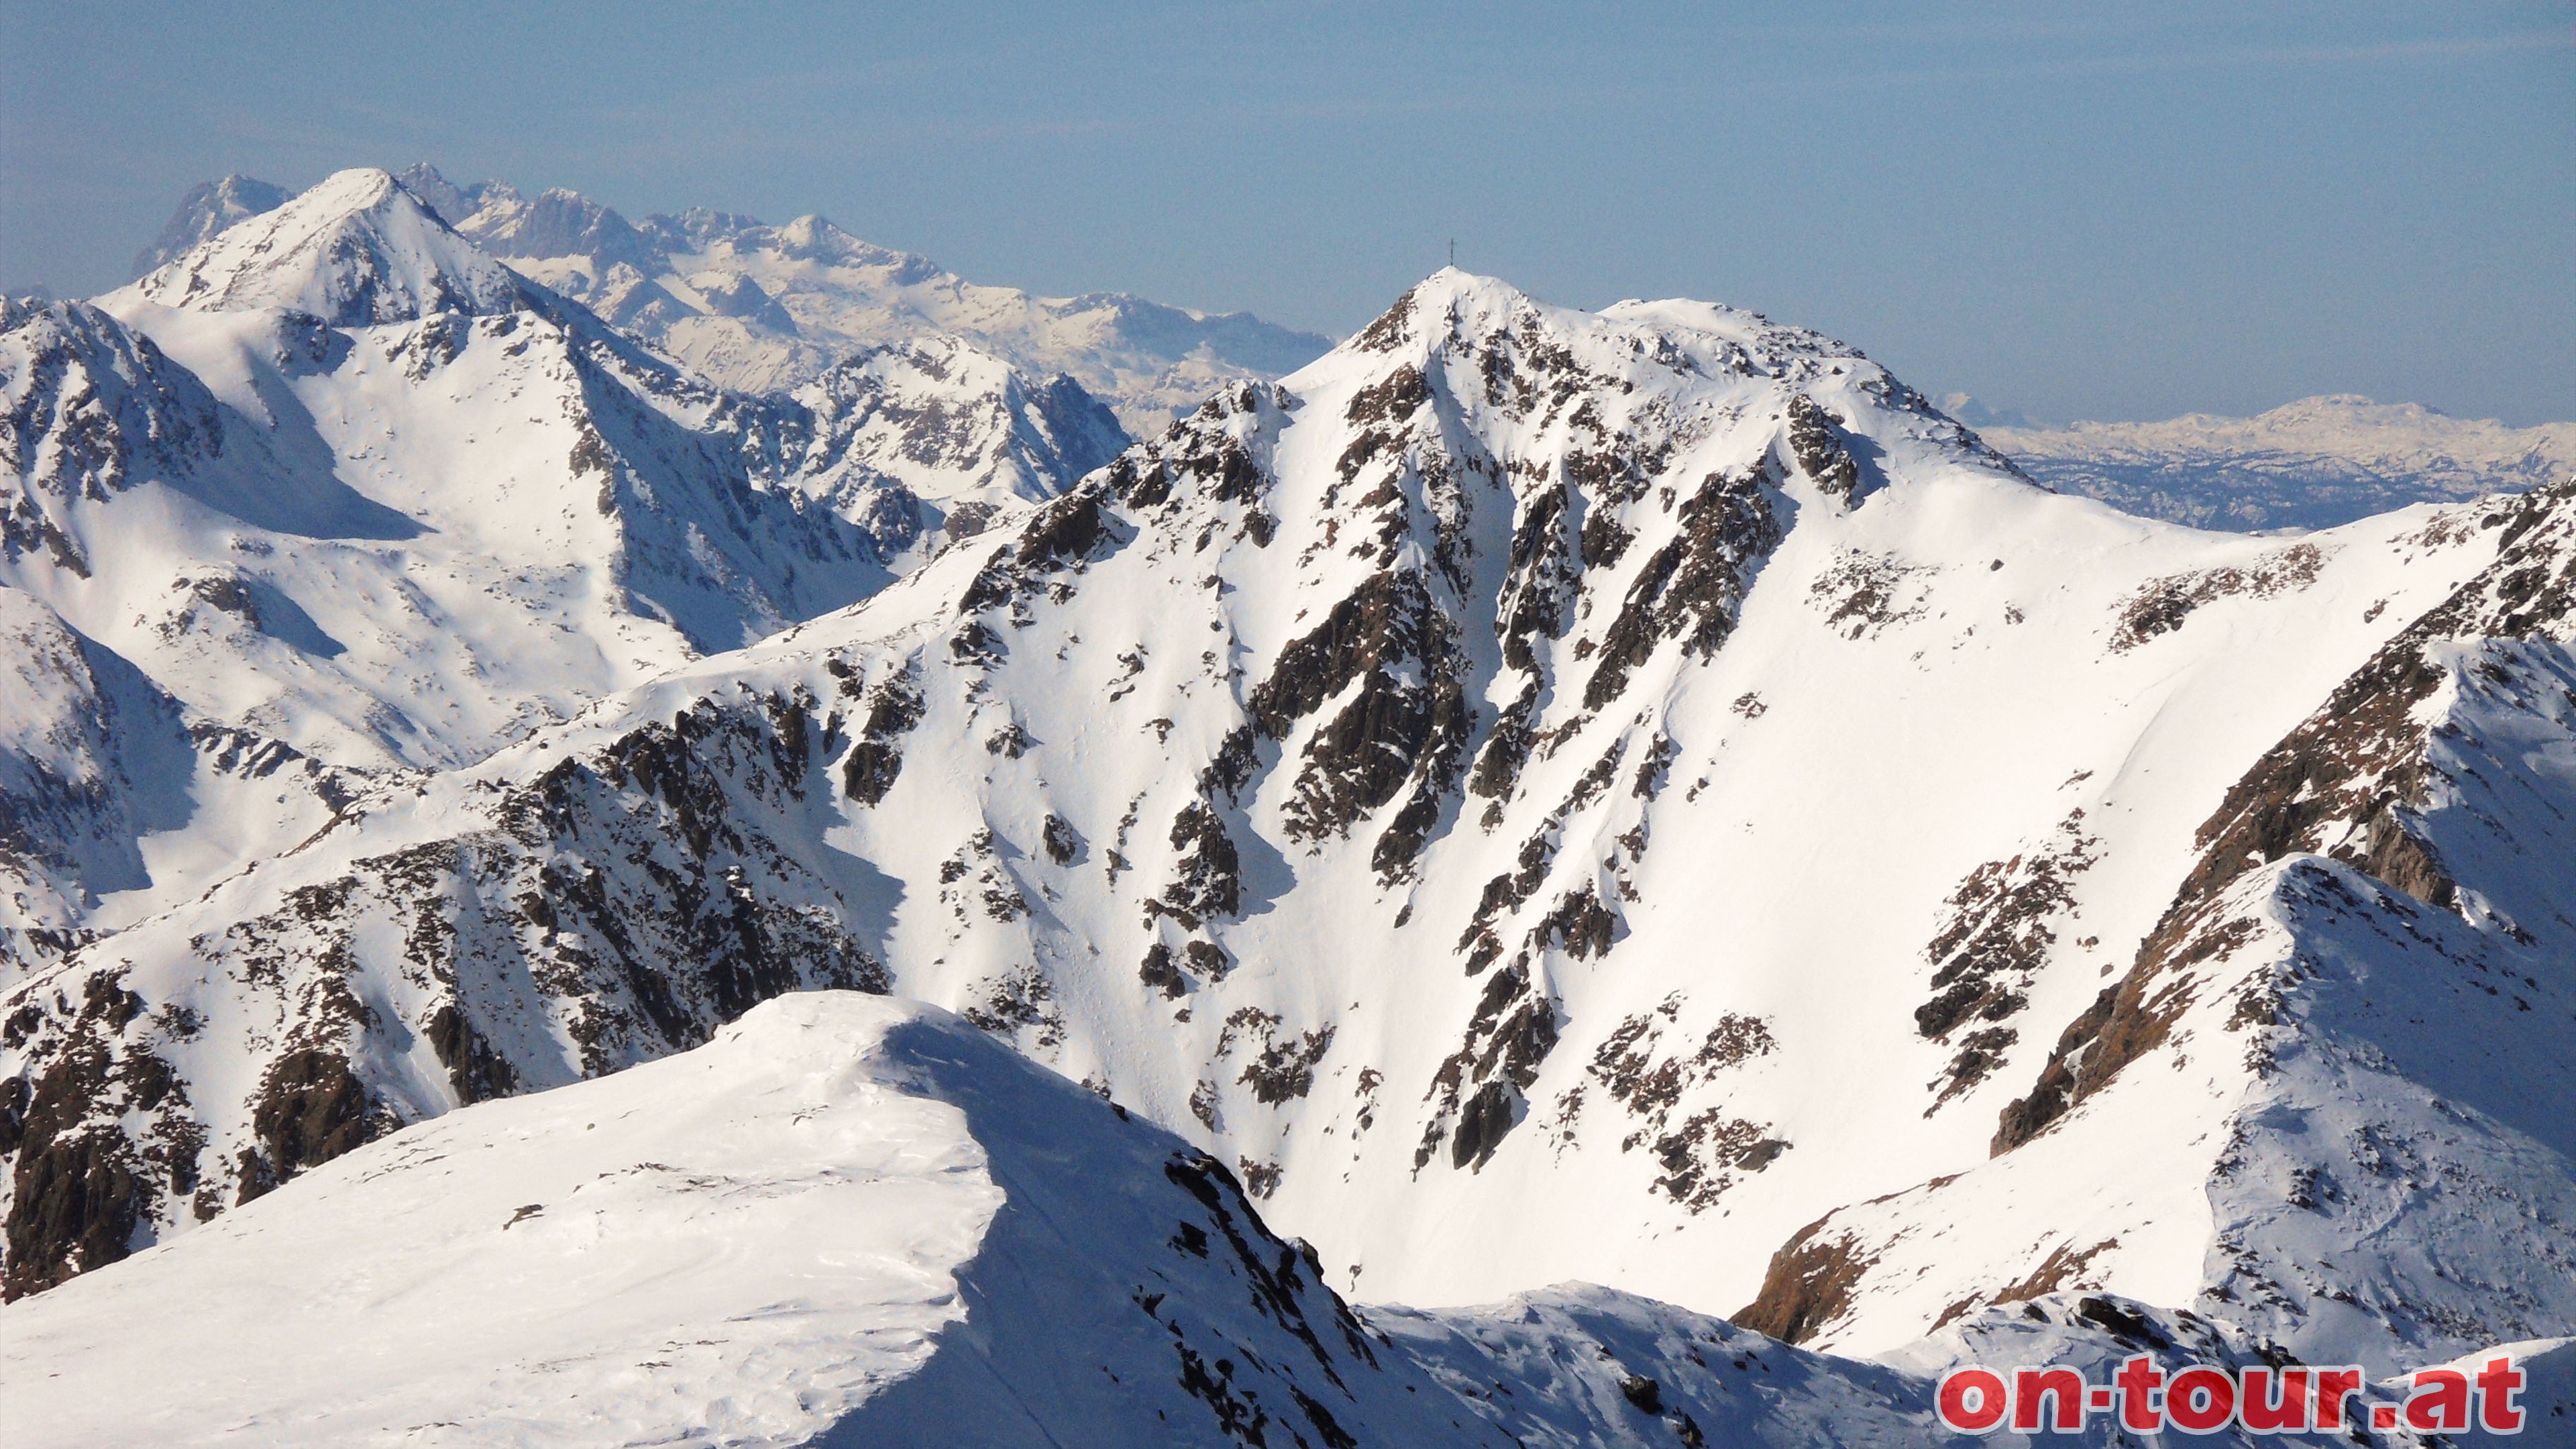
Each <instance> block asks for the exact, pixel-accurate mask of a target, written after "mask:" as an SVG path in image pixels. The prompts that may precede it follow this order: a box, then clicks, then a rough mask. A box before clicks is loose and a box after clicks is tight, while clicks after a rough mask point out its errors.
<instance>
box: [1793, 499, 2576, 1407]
mask: <svg viewBox="0 0 2576 1449" xmlns="http://www.w3.org/2000/svg"><path fill="white" fill-rule="evenodd" d="M2491 517H2492V518H2493V519H2494V521H2495V522H2496V524H2497V525H2499V526H2498V528H2497V532H2498V534H2499V537H2500V542H2501V544H2502V549H2501V552H2500V554H2499V556H2498V557H2497V558H2496V559H2495V561H2494V562H2493V563H2491V564H2490V565H2489V566H2488V567H2487V568H2485V569H2484V570H2482V571H2481V572H2479V573H2478V574H2476V575H2474V576H2472V577H2471V578H2469V579H2468V580H2466V581H2464V582H2463V583H2462V584H2461V586H2460V587H2459V588H2458V589H2457V590H2456V591H2455V592H2453V593H2452V594H2451V595H2450V596H2449V597H2448V598H2447V599H2445V600H2444V601H2442V603H2441V604H2440V605H2439V606H2437V607H2435V608H2433V609H2431V610H2429V611H2427V612H2426V613H2425V614H2424V615H2423V616H2422V617H2421V618H2419V619H2418V620H2417V621H2416V622H2415V623H2414V624H2412V625H2411V626H2410V627H2409V628H2408V629H2406V630H2405V631H2403V632H2402V633H2400V634H2399V635H2398V636H2397V637H2396V638H2394V639H2392V640H2391V641H2390V642H2389V643H2388V644H2387V645H2386V646H2385V647H2384V648H2382V649H2381V650H2380V651H2378V652H2377V653H2376V654H2375V655H2374V656H2373V657H2372V658H2371V659H2370V660H2368V661H2367V662H2365V663H2364V664H2363V666H2362V667H2361V668H2359V669H2358V670H2356V671H2355V672H2354V673H2353V674H2352V675H2351V676H2349V677H2348V678H2346V679H2345V680H2344V681H2343V682H2342V683H2341V684H2340V685H2339V686H2338V687H2337V688H2336V689H2335V691H2334V693H2333V695H2332V697H2331V698H2330V699H2329V700H2328V701H2327V703H2326V704H2325V705H2324V706H2322V707H2321V708H2319V709H2318V710H2317V711H2316V712H2315V713H2314V714H2313V715H2311V716H2309V717H2308V718H2307V719H2306V720H2304V721H2302V722H2301V723H2300V724H2299V725H2298V726H2297V727H2296V728H2295V729H2293V730H2291V731H2289V732H2288V733H2287V735H2286V736H2285V738H2284V739H2283V740H2282V741H2281V742H2280V743H2278V744H2277V745H2275V746H2274V747H2273V748H2272V749H2270V750H2269V751H2267V752H2266V753H2265V754H2264V755H2263V757H2262V758H2260V759H2259V760H2257V761H2256V762H2255V763H2254V764H2253V765H2252V767H2251V768H2250V769H2249V770H2248V771H2247V773H2246V774H2245V775H2244V776H2243V778H2242V779H2240V780H2239V781H2238V782H2237V783H2236V784H2235V785H2234V786H2232V787H2231V788H2230V789H2229V791H2228V792H2227V795H2226V797H2225V799H2224V800H2223V801H2222V803H2221V804H2220V806H2219V807H2218V809H2217V810H2216V812H2215V813H2213V814H2212V815H2211V816H2210V817H2209V819H2208V820H2207V821H2206V822H2205V823H2203V824H2202V825H2201V826H2200V828H2199V829H2198V831H2197V832H2196V833H2195V836H2194V840H2195V843H2196V844H2197V845H2198V846H2200V847H2201V848H2202V852H2201V854H2200V855H2199V857H2198V859H2197V860H2196V861H2195V862H2194V866H2193V869H2192V870H2191V872H2190V873H2189V875H2188V876H2186V877H2185V878H2184V879H2183V881H2182V882H2181V886H2180V889H2179V891H2178V892H2177V894H2176V895H2175V897H2174V898H2173V900H2172V901H2171V903H2170V904H2169V905H2168V906H2167V907H2166V908H2165V910H2164V912H2163V914H2162V916H2161V918H2160V919H2159V920H2158V921H2157V923H2156V926H2155V928H2154V930H2153V931H2151V932H2150V933H2149V934H2148V935H2147V937H2146V938H2145V940H2144V941H2143V942H2142V943H2141V944H2140V946H2139V948H2138V951H2137V953H2136V957H2135V964H2134V965H2133V966H2131V968H2130V970H2129V971H2128V973H2127V974H2126V975H2125V976H2124V977H2123V978H2122V979H2121V980H2120V981H2118V982H2116V983H2114V984H2113V985H2112V986H2110V987H2106V988H2105V989H2104V990H2103V991H2102V992H2101V994H2100V995H2099V997H2097V998H2096V999H2095V1001H2094V1002H2093V1003H2092V1004H2091V1005H2090V1006H2089V1007H2087V1008H2086V1009H2085V1010H2084V1011H2083V1012H2082V1013H2081V1014H2080V1015H2078V1016H2076V1017H2075V1018H2074V1020H2073V1021H2072V1023H2071V1024H2070V1025H2069V1026H2068V1027H2067V1028H2066V1030H2065V1031H2064V1033H2063V1034H2062V1035H2061V1036H2060V1038H2059V1039H2058V1041H2057V1044H2056V1046H2055V1047H2054V1048H2053V1049H2052V1050H2051V1052H2050V1055H2049V1058H2048V1061H2047V1063H2046V1064H2045V1065H2044V1067H2043V1068H2042V1070H2041V1071H2040V1073H2039V1074H2038V1076H2037V1079H2036V1081H2035V1082H2034V1083H2033V1085H2032V1086H2030V1087H2029V1088H2028V1089H2027V1095H2025V1096H2022V1097H2019V1098H2017V1099H2016V1100H2015V1101H2013V1102H2012V1103H2011V1104H2010V1105H2009V1106H2008V1107H2007V1108H2006V1109H2005V1111H2004V1113H2003V1116H2002V1119H2001V1127H2000V1130H1999V1131H1998V1132H1997V1134H1996V1138H1995V1142H1994V1152H1995V1154H1996V1156H1995V1159H1994V1161H1992V1162H1991V1163H1988V1164H1986V1165H1983V1166H1980V1167H1977V1168H1975V1169H1973V1170H1970V1171H1968V1172H1965V1173H1962V1174H1956V1175H1952V1176H1946V1177H1943V1178H1939V1179H1935V1180H1934V1181H1932V1182H1931V1183H1929V1184H1926V1185H1925V1186H1923V1187H1921V1188H1918V1189H1915V1190H1913V1191H1911V1192H1908V1193H1905V1194H1900V1195H1896V1196H1892V1197H1889V1198H1886V1199H1883V1200H1878V1201H1873V1202H1871V1203H1868V1204H1865V1205H1862V1206H1859V1207H1855V1208H1847V1209H1842V1210H1839V1211H1837V1212H1836V1213H1834V1214H1831V1215H1828V1216H1827V1217H1825V1218H1822V1219H1819V1220H1818V1221H1817V1222H1816V1223H1814V1224H1812V1225H1810V1226H1809V1227H1807V1228H1805V1229H1802V1230H1801V1232H1800V1234H1799V1235H1798V1236H1797V1238H1796V1239H1794V1240H1793V1241H1792V1242H1791V1243H1790V1244H1789V1245H1787V1246H1786V1247H1784V1248H1783V1250H1782V1251H1781V1253H1780V1254H1779V1255H1778V1256H1777V1257H1775V1259H1774V1261H1773V1264H1772V1269H1771V1273H1770V1276H1769V1278H1768V1279H1767V1280H1766V1282H1765V1284H1764V1291H1763V1295H1762V1298H1761V1300H1760V1306H1762V1307H1763V1308H1764V1310H1765V1311H1764V1312H1762V1313H1756V1314H1752V1315H1750V1316H1751V1317H1752V1319H1753V1321H1756V1322H1765V1323H1773V1324H1775V1325H1777V1324H1781V1323H1785V1322H1788V1321H1792V1320H1794V1321H1795V1322H1796V1323H1797V1324H1798V1327H1799V1330H1800V1331H1799V1332H1798V1334H1797V1335H1796V1336H1798V1337H1800V1338H1802V1339H1810V1338H1811V1339H1813V1340H1814V1341H1816V1342H1818V1343H1842V1344H1864V1345H1865V1344H1873V1343H1886V1342H1889V1341H1891V1340H1894V1339H1899V1338H1902V1337H1905V1336H1908V1335H1909V1334H1911V1333H1914V1332H1919V1331H1921V1330H1922V1328H1923V1327H1924V1326H1925V1325H1927V1324H1937V1323H1938V1322H1941V1321H1944V1320H1945V1319H1947V1318H1949V1317H1954V1316H1956V1315H1957V1314H1958V1313H1961V1312H1964V1311H1966V1310H1967V1309H1969V1308H1971V1307H1974V1306H1976V1305H1977V1304H1979V1303H1981V1302H1986V1301H1993V1300H1995V1299H1997V1298H1998V1297H2002V1298H2009V1297H2011V1296H2013V1295H2014V1294H2015V1293H2016V1292H2019V1291H2027V1290H2029V1289H2031V1288H2033V1287H2037V1288H2040V1289H2046V1288H2055V1287H2062V1286H2074V1285H2084V1284H2090V1283H2096V1282H2101V1281H2104V1279H2105V1277H2106V1269H2109V1268H2112V1267H2113V1266H2114V1265H2118V1264H2121V1263H2123V1262H2124V1261H2125V1260H2126V1259H2127V1258H2128V1256H2129V1255H2132V1254H2135V1253H2137V1252H2138V1250H2139V1249H2140V1247H2141V1246H2142V1244H2141V1243H2140V1241H2139V1233H2138V1231H2137V1227H2136V1226H2135V1225H2137V1224H2141V1223H2144V1222H2147V1221H2152V1220H2155V1219H2159V1218H2161V1219H2162V1220H2164V1221H2165V1222H2167V1223H2171V1222H2172V1221H2173V1220H2174V1219H2175V1218H2176V1217H2181V1218H2182V1219H2183V1220H2184V1221H2185V1222H2187V1223H2190V1224H2191V1225H2192V1227H2191V1229H2190V1230H2188V1231H2186V1232H2184V1233H2182V1234H2180V1235H2178V1236H2176V1237H2174V1238H2173V1239H2171V1240H2170V1242H2169V1247H2168V1249H2167V1251H2166V1252H2164V1253H2163V1254H2161V1256H2162V1258H2163V1261H2162V1264H2161V1265H2160V1267H2159V1268H2158V1269H2157V1270H2156V1272H2155V1276H2154V1277H2152V1278H2149V1279H2145V1280H2131V1281H2132V1284H2133V1285H2134V1286H2129V1287H2128V1291H2131V1292H2134V1293H2137V1294H2139V1295H2140V1296H2145V1297H2150V1298H2152V1299H2154V1300H2156V1301H2162V1302H2168V1303H2179V1302H2182V1301H2185V1300H2186V1299H2193V1300H2196V1301H2197V1303H2198V1305H2199V1306H2200V1307H2201V1309H2202V1311H2204V1312H2210V1313H2213V1314H2223V1315H2225V1316H2227V1317H2229V1318H2231V1319H2233V1320H2235V1321H2238V1322H2241V1323H2245V1324H2248V1325H2251V1326H2256V1327H2259V1329H2260V1330H2261V1331H2262V1332H2264V1333H2266V1334H2267V1335H2269V1336H2272V1337H2274V1338H2276V1339H2277V1340H2278V1341H2280V1342H2282V1343H2283V1344H2285V1345H2287V1346H2289V1347H2290V1348H2291V1349H2293V1350H2294V1351H2296V1352H2298V1353H2299V1354H2301V1355H2302V1356H2304V1357H2307V1358H2309V1359H2311V1360H2312V1361H2313V1360H2319V1359H2332V1358H2352V1359H2359V1360H2361V1361H2363V1362H2365V1363H2371V1364H2373V1365H2375V1366H2378V1367H2381V1368H2383V1369H2386V1368H2392V1367H2394V1366H2395V1365H2396V1364H2397V1363H2398V1362H2400V1361H2408V1362H2413V1361H2421V1360H2424V1359H2429V1358H2438V1357H2446V1356H2449V1355H2451V1354H2454V1353H2457V1352H2461V1351H2464V1350H2467V1349H2469V1348H2472V1347H2474V1346H2475V1345H2476V1344H2478V1343H2482V1342H2496V1341H2502V1340H2510V1339H2518V1338H2532V1337H2545V1336H2552V1335H2556V1334H2558V1333H2560V1332H2561V1331H2562V1326H2563V1325H2564V1324H2566V1323H2567V1322H2569V1321H2570V1319H2571V1318H2576V1275H2571V1274H2570V1272H2569V1268H2570V1265H2576V1243H2571V1241H2570V1239H2569V1235H2568V1230H2567V1229H2566V1227H2565V1226H2564V1225H2565V1224H2566V1223H2567V1222H2568V1221H2570V1216H2569V1215H2570V1214H2571V1213H2576V1166H2571V1160H2576V1135H2571V1134H2570V1132H2569V1130H2568V1125H2567V1124H2568V1123H2569V1122H2571V1121H2576V1074H2571V1072H2570V1071H2569V1069H2568V1066H2567V1062H2566V1059H2565V1053H2564V1051H2563V1049H2562V1043H2563V1041H2564V1039H2565V1035H2566V1031H2567V1023H2568V1022H2569V1021H2571V1020H2576V990H2571V983H2570V981H2569V980H2568V978H2567V974H2566V972H2567V962H2568V960H2569V957H2568V954H2567V953H2568V945H2567V941H2568V939H2569V937H2570V935H2571V934H2576V922H2571V921H2570V920H2569V918H2568V915H2567V909H2566V902H2567V901H2568V900H2569V899H2570V898H2571V893H2576V877H2571V876H2570V874H2569V872H2568V870H2567V862H2568V861H2569V860H2570V859H2576V853H2571V851H2570V849H2569V847H2568V842H2567V841H2566V840H2565V838H2564V837H2565V835H2566V831H2567V825H2566V820H2567V819H2568V806H2569V804H2570V803H2571V802H2576V732H2572V731H2571V725H2576V692H2571V690H2570V688H2569V684H2570V680H2571V670H2570V660H2569V656H2568V653H2567V649H2566V639H2567V637H2568V636H2569V635H2570V634H2571V633H2576V620H2571V610H2570V604H2571V601H2576V484H2561V485H2558V486H2556V487H2553V488H2549V489H2544V490H2541V491H2540V492H2538V493H2535V494H2533V495H2531V496H2529V497H2527V498H2525V499H2523V500H2520V501H2519V502H2518V503H2516V504H2514V505H2512V506H2510V507H2508V508H2506V509H2505V510H2504V511H2502V512H2501V513H2499V514H2496V515H2491ZM2159 1068H2161V1070H2158V1069H2159ZM2176 1082H2182V1083H2187V1084H2188V1085H2187V1086H2186V1087H2185V1088H2184V1090H2183V1091H2182V1092H2181V1093H2180V1094H2179V1095H2180V1096H2181V1097H2183V1098H2184V1099H2186V1100H2189V1099H2191V1098H2200V1099H2203V1100H2205V1101H2208V1102H2210V1103H2212V1104H2213V1105H2215V1106H2217V1107H2218V1108H2219V1110H2218V1111H2216V1112H2214V1113H2211V1112H2207V1111H2205V1110H2204V1111H2203V1112H2199V1113H2190V1114H2180V1113H2177V1112H2176V1111H2175V1110H2174V1102H2175V1099H2176V1097H2177V1095H2178V1094H2177V1092H2176V1091H2175V1088H2174V1085H2173V1084H2174V1083H2176ZM2077 1182H2083V1183H2092V1184H2099V1185H2102V1186H2104V1187H2107V1188H2108V1190H2107V1191H2097V1193H2096V1194H2094V1195H2093V1200H2092V1201H2091V1202H2090V1203H2087V1204H2084V1206H2083V1210H2080V1211H2072V1212H2071V1211H2070V1210H2069V1209H2070V1207H2072V1206H2074V1204H2071V1203H2070V1202H2069V1200H2068V1199H2069V1195H2068V1193H2067V1192H2066V1191H2065V1189H2064V1188H2063V1187H2060V1186H2053V1185H2055V1184H2066V1183H2077ZM2437 1183H2438V1184H2439V1186H2438V1187H2437V1186H2433V1184H2437ZM2184 1184H2189V1185H2190V1186H2189V1187H2188V1189H2187V1190H2184V1189H2183V1185H2184ZM2203 1184H2205V1185H2206V1188H2205V1190H2206V1192H2207V1194H2208V1199H2209V1209H2208V1210H2209V1211H2210V1213H2211V1214H2212V1215H2213V1217H2212V1219H2211V1220H2206V1228H2205V1230H2204V1228H2203V1226H2202V1224H2203V1221H2204V1220H2202V1219H2201V1218H2200V1217H2199V1214H2198V1212H2196V1211H2195V1207H2196V1204H2194V1203H2192V1202H2191V1199H2192V1198H2194V1197H2197V1196H2198V1195H2199V1193H2200V1192H2201V1191H2202V1190H2203V1187H2202V1185H2203ZM2168 1232H2170V1229H2168ZM2021 1242H2028V1243H2031V1244H2033V1245H2034V1247H2033V1248H2032V1249H2031V1250H2030V1251H2031V1253H2032V1255H2034V1256H2036V1255H2037V1254H2039V1253H2040V1252H2042V1251H2043V1250H2044V1252H2045V1260H2044V1262H2042V1263H2041V1265H2040V1271H2038V1272H2037V1273H2035V1274H2034V1275H2033V1276H2032V1278H2031V1279H2030V1280H2029V1281H2028V1282H2026V1283H2023V1284H2020V1285H2018V1286H2017V1287H2016V1286H2008V1284H2007V1280H2006V1279H2005V1278H2003V1277H2001V1276H1989V1277H1988V1278H1987V1280H1986V1281H1985V1282H1983V1283H1979V1284H1975V1285H1973V1286H1974V1289H1975V1291H1971V1292H1967V1293H1958V1292H1957V1290H1958V1289H1959V1288H1960V1287H1962V1286H1967V1285H1963V1283H1962V1281H1961V1279H1959V1278H1958V1277H1957V1276H1955V1275H1942V1274H1934V1273H1933V1272H1932V1271H1931V1265H1933V1264H1936V1263H1955V1262H1958V1261H1960V1260H1962V1259H1968V1260H1973V1259H1975V1258H1976V1257H1978V1256H1981V1255H1992V1254H1995V1253H1996V1252H1997V1251H1998V1250H1999V1249H2004V1248H2006V1247H2007V1246H2008V1245H2012V1244H2018V1243H2021ZM2195 1247H2197V1248H2199V1249H2200V1253H2201V1254H2205V1256H2199V1255H2195V1254H2190V1253H2188V1252H2187V1251H2186V1250H2189V1249H2193V1248H2195ZM2004 1261H2010V1260H2009V1259H2006V1260H2004ZM2114 1281H2116V1279H2115V1280H2114ZM1943 1294H1954V1295H1955V1297H1953V1298H1943V1297H1942V1295H1943Z"/></svg>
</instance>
